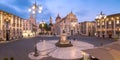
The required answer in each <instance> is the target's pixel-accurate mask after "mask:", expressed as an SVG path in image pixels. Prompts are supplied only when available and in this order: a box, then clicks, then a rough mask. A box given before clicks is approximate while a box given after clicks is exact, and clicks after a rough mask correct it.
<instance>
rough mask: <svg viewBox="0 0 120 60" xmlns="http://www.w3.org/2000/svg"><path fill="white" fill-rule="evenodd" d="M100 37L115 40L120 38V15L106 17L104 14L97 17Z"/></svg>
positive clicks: (97, 28)
mask: <svg viewBox="0 0 120 60" xmlns="http://www.w3.org/2000/svg"><path fill="white" fill-rule="evenodd" d="M96 23H97V27H96V30H97V31H96V33H97V36H98V37H103V38H104V37H109V38H115V37H119V36H120V13H117V14H111V15H107V16H105V14H103V13H102V12H101V13H100V15H99V16H97V17H96Z"/></svg>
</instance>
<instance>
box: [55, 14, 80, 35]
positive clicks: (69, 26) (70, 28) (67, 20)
mask: <svg viewBox="0 0 120 60" xmlns="http://www.w3.org/2000/svg"><path fill="white" fill-rule="evenodd" d="M55 21H56V23H55V24H54V26H53V33H54V34H55V35H61V33H62V32H63V31H65V32H66V33H67V35H76V34H78V33H79V31H78V19H77V17H76V15H75V14H73V12H70V13H69V14H68V15H67V16H65V17H64V18H61V17H60V15H59V14H58V15H57V17H56V20H55Z"/></svg>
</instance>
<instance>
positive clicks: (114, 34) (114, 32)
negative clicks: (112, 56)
mask: <svg viewBox="0 0 120 60" xmlns="http://www.w3.org/2000/svg"><path fill="white" fill-rule="evenodd" d="M113 26H114V27H113V38H115V36H116V31H115V28H116V26H115V20H113Z"/></svg>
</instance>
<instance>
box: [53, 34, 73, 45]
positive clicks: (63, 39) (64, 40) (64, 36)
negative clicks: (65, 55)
mask: <svg viewBox="0 0 120 60" xmlns="http://www.w3.org/2000/svg"><path fill="white" fill-rule="evenodd" d="M55 45H56V46H57V47H71V46H73V45H72V44H71V41H68V40H67V34H66V33H62V35H61V37H60V40H59V41H58V42H57V43H56V44H55Z"/></svg>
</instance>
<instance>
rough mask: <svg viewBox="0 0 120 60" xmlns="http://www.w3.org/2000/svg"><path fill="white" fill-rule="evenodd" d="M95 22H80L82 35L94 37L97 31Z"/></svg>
mask: <svg viewBox="0 0 120 60" xmlns="http://www.w3.org/2000/svg"><path fill="white" fill-rule="evenodd" d="M95 24H96V23H95V21H85V22H80V23H79V27H80V34H81V35H86V36H94V35H95V31H96V26H95Z"/></svg>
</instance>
